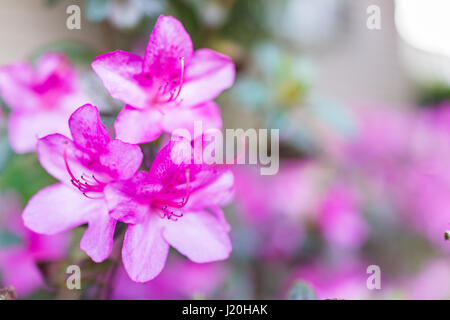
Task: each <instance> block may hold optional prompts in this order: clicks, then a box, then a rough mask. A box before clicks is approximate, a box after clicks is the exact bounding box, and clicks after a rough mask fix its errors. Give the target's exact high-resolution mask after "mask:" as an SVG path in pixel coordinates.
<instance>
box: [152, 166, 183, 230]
mask: <svg viewBox="0 0 450 320" xmlns="http://www.w3.org/2000/svg"><path fill="white" fill-rule="evenodd" d="M190 195H191V184H190V177H189V170H186V194H185V196H184V197H182V198H181V202H175V201H170V200H166V199H154V200H153V201H152V202H151V204H152V205H153V206H155V207H157V208H159V209H161V212H162V215H161V218H167V219H169V220H174V221H176V220H178V218H181V217H182V216H183V213H182V212H180V213H176V212H175V211H174V210H175V209H181V208H183V207H184V206H186V204H187V203H188V201H189V197H190Z"/></svg>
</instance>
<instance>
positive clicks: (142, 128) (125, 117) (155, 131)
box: [114, 105, 162, 144]
mask: <svg viewBox="0 0 450 320" xmlns="http://www.w3.org/2000/svg"><path fill="white" fill-rule="evenodd" d="M161 118H162V114H161V113H160V112H159V111H157V110H155V109H145V110H142V109H135V108H133V107H131V106H129V105H126V106H125V107H124V108H123V110H122V111H121V112H120V113H119V115H118V116H117V120H116V122H115V123H114V128H115V129H116V137H117V139H119V140H122V141H125V142H128V143H133V144H142V143H147V142H151V141H153V140H156V139H157V138H158V137H159V135H160V134H161V132H162V128H161Z"/></svg>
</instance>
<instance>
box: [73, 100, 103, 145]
mask: <svg viewBox="0 0 450 320" xmlns="http://www.w3.org/2000/svg"><path fill="white" fill-rule="evenodd" d="M69 127H70V132H71V133H72V137H73V141H74V142H75V144H77V145H78V146H81V147H83V148H85V149H88V150H101V149H103V148H104V147H105V146H106V144H107V143H108V142H109V141H110V139H109V136H108V131H107V130H106V128H105V126H104V125H103V123H102V122H101V121H100V114H99V112H98V109H97V107H95V106H93V105H91V104H85V105H84V106H82V107H80V108H78V109H77V110H76V111H75V112H74V113H73V114H72V115H71V116H70V119H69Z"/></svg>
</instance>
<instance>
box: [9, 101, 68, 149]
mask: <svg viewBox="0 0 450 320" xmlns="http://www.w3.org/2000/svg"><path fill="white" fill-rule="evenodd" d="M69 116H70V115H69V114H64V113H59V112H51V111H45V110H42V111H39V112H21V111H18V112H16V111H13V112H12V113H11V115H10V118H9V124H8V127H9V141H10V144H11V147H12V149H13V150H14V152H16V153H26V152H31V151H34V150H36V144H37V140H38V139H39V138H42V137H45V136H46V135H48V134H50V133H60V134H64V135H67V136H70V131H69V126H68V125H67V121H68V119H69Z"/></svg>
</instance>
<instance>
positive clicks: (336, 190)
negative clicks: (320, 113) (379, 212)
mask: <svg viewBox="0 0 450 320" xmlns="http://www.w3.org/2000/svg"><path fill="white" fill-rule="evenodd" d="M317 222H318V226H319V229H320V231H321V232H322V235H323V237H324V238H325V239H326V240H327V241H328V242H329V245H330V246H338V247H342V248H346V249H358V248H359V247H361V246H362V245H363V243H364V241H365V240H366V239H367V236H368V231H369V230H368V228H369V227H368V225H367V223H366V222H365V221H364V219H363V217H362V216H361V213H360V212H359V208H358V202H357V195H356V192H355V191H354V190H352V189H351V188H350V187H348V186H345V185H336V186H333V187H332V188H331V189H330V190H329V191H328V192H327V193H326V195H325V198H324V199H323V201H322V203H321V205H320V207H319V216H318V219H317Z"/></svg>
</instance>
